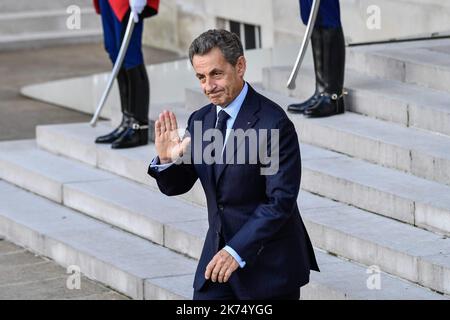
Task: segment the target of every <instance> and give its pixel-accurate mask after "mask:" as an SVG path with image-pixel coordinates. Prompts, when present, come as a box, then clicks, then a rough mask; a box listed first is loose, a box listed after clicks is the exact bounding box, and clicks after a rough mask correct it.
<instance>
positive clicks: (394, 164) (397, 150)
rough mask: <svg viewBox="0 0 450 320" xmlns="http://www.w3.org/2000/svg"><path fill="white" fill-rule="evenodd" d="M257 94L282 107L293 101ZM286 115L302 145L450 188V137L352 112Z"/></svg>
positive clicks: (270, 94) (284, 97) (275, 94)
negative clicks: (304, 143) (356, 159)
mask: <svg viewBox="0 0 450 320" xmlns="http://www.w3.org/2000/svg"><path fill="white" fill-rule="evenodd" d="M258 91H260V92H261V93H262V94H263V95H265V96H266V97H268V98H269V99H271V100H273V101H275V102H276V103H278V104H279V105H281V106H284V107H286V106H288V105H289V104H291V103H295V102H296V100H295V99H292V98H290V97H286V96H284V95H281V94H277V93H273V92H270V91H266V90H261V89H260V90H258ZM288 114H289V116H290V118H291V120H292V121H293V122H294V124H295V126H296V127H297V128H298V131H299V135H300V139H301V141H303V142H306V143H308V144H312V145H316V146H319V147H323V148H326V149H330V150H333V151H337V152H340V153H344V154H347V155H350V156H352V157H356V158H360V159H363V160H367V161H370V162H372V163H375V164H380V165H382V166H386V167H389V168H393V169H398V170H401V171H403V172H407V173H411V174H413V175H416V176H418V177H422V178H425V179H428V180H433V181H436V182H439V183H444V184H447V185H450V153H449V152H448V150H450V137H447V136H444V135H440V134H436V133H432V132H428V131H425V130H421V129H416V128H407V127H404V126H401V125H398V124H394V123H390V122H386V121H381V120H377V119H373V118H370V117H366V116H362V115H358V114H356V113H352V112H346V113H345V114H342V115H338V116H333V117H326V118H320V119H319V118H316V119H310V118H305V117H303V116H302V115H298V114H292V113H288Z"/></svg>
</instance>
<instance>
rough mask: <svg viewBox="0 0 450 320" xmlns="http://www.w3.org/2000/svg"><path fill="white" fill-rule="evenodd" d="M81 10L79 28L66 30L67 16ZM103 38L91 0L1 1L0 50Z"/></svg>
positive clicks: (98, 19) (93, 40) (99, 22)
mask: <svg viewBox="0 0 450 320" xmlns="http://www.w3.org/2000/svg"><path fill="white" fill-rule="evenodd" d="M74 5H75V6H77V7H78V8H79V9H80V29H73V30H72V29H69V28H68V27H67V25H66V21H67V19H68V18H69V17H70V15H71V14H72V13H73V12H70V13H68V12H67V8H69V7H70V6H74ZM101 37H102V27H101V21H100V18H99V16H98V15H97V14H96V13H95V10H94V8H93V6H92V1H91V0H62V1H54V0H44V1H21V0H19V1H18V0H3V1H1V3H0V50H11V49H20V48H33V47H43V46H49V45H56V44H57V45H61V44H69V43H85V42H97V41H100V40H101Z"/></svg>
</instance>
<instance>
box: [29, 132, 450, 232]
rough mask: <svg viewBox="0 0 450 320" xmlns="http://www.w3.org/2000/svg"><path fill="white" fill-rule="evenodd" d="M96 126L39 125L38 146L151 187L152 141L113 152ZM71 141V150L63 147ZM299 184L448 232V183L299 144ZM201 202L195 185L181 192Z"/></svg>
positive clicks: (344, 201)
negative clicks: (99, 140) (99, 139)
mask: <svg viewBox="0 0 450 320" xmlns="http://www.w3.org/2000/svg"><path fill="white" fill-rule="evenodd" d="M96 130H100V127H98V128H96V129H92V128H91V127H89V125H88V124H70V125H52V126H39V127H38V129H37V144H38V146H39V147H41V148H44V149H46V150H48V151H51V152H54V153H58V154H62V155H65V156H68V157H76V159H78V160H81V161H83V162H86V163H89V164H92V165H96V166H97V167H99V168H101V169H104V170H107V171H110V172H113V173H116V174H118V175H120V176H123V177H126V178H128V179H131V180H133V181H137V182H141V183H144V184H147V185H150V186H153V187H156V185H155V182H154V180H153V179H151V178H150V177H148V176H147V175H146V174H144V173H145V172H146V171H147V168H148V164H149V162H150V160H151V159H152V157H153V156H154V155H155V154H156V153H155V151H154V149H153V145H151V144H150V145H147V146H145V147H139V148H133V149H130V150H112V149H111V148H109V147H108V146H98V145H95V144H94V143H93V140H94V137H95V136H96V134H98V133H99V131H96ZM66 145H70V146H71V148H66V147H65V146H66ZM301 150H302V159H303V162H302V164H303V166H302V171H303V177H302V188H303V189H304V190H306V191H310V192H313V193H316V194H320V195H322V196H325V197H327V198H330V199H334V200H337V201H341V202H343V203H347V204H350V205H353V206H355V207H358V208H361V209H364V210H367V211H370V212H375V213H378V214H381V215H384V216H387V217H390V218H393V219H396V220H400V221H403V222H406V223H409V224H412V225H415V226H418V227H421V228H425V229H428V230H431V231H434V232H438V233H443V234H446V235H448V234H450V187H449V186H446V185H443V184H439V183H436V182H432V181H428V180H425V179H423V178H419V177H416V176H413V175H411V174H407V173H404V172H400V171H397V170H394V169H390V168H385V167H381V166H378V165H375V164H371V163H368V162H366V161H363V160H359V159H355V158H350V157H348V156H345V155H343V154H339V153H336V152H332V151H329V150H325V149H322V148H318V147H314V146H311V145H308V144H306V143H304V144H302V145H301ZM183 198H184V199H187V200H188V201H191V202H194V203H197V204H200V205H205V197H204V193H203V190H202V188H201V185H200V183H198V182H197V183H196V185H195V186H194V188H193V189H192V190H191V191H190V192H189V193H187V194H185V195H183Z"/></svg>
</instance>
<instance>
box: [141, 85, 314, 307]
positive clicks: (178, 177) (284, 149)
mask: <svg viewBox="0 0 450 320" xmlns="http://www.w3.org/2000/svg"><path fill="white" fill-rule="evenodd" d="M194 121H201V122H202V127H203V132H204V131H206V130H207V129H211V128H214V126H215V121H216V107H215V106H214V105H212V104H210V105H207V106H205V107H203V108H201V109H199V110H197V111H195V112H194V113H193V114H192V115H191V116H190V118H189V120H188V128H187V130H188V131H189V132H190V134H191V145H194V143H193V141H194V140H195V139H196V137H195V136H194V135H195V134H196V133H195V132H194V129H193V126H194ZM239 128H240V129H243V130H247V129H250V128H253V129H256V130H259V129H268V130H270V129H279V150H280V151H279V170H278V172H277V173H276V174H273V175H261V174H260V169H261V168H262V167H264V164H263V163H261V162H260V161H258V162H257V163H256V164H244V165H242V164H233V163H230V164H225V165H223V166H222V168H221V170H220V173H219V174H218V176H217V177H215V179H214V172H213V166H212V165H207V164H206V163H205V162H204V161H202V162H201V163H197V164H196V163H192V164H187V163H184V164H177V165H172V166H170V167H169V168H167V169H165V170H163V171H161V172H158V171H157V170H155V169H154V168H151V167H150V168H149V170H148V173H149V175H150V176H152V177H154V178H155V179H156V180H157V184H158V187H159V189H160V190H161V192H163V193H164V194H166V195H168V196H175V195H179V194H183V193H185V192H187V191H189V190H190V189H191V188H192V186H193V185H194V183H195V182H196V180H197V179H200V181H201V184H202V186H203V189H204V191H205V194H206V200H207V208H208V221H209V229H208V232H207V234H206V239H205V243H204V246H203V251H202V254H201V257H200V261H199V264H198V267H197V271H196V275H195V280H194V288H195V290H200V289H201V288H202V287H203V285H204V284H205V278H204V273H205V270H206V266H207V265H208V263H209V262H210V261H211V259H212V258H213V257H214V255H215V254H216V253H217V252H218V250H220V248H219V239H220V237H222V238H223V240H224V241H225V244H226V245H229V246H230V247H231V248H233V249H234V250H235V251H236V252H237V253H238V254H239V255H240V256H241V258H242V259H243V260H244V261H245V262H246V265H245V267H244V268H238V269H237V270H236V271H235V272H234V273H233V274H232V276H231V277H230V280H229V281H230V284H231V285H232V286H235V287H236V288H238V289H239V290H243V291H244V292H245V294H246V295H247V296H248V297H250V298H252V299H263V298H269V297H270V296H279V295H283V294H287V293H291V292H293V291H294V290H296V289H298V288H299V287H301V286H303V285H305V284H306V283H308V282H309V273H310V270H317V271H319V268H318V266H317V262H316V259H315V256H314V251H313V248H312V245H311V242H310V239H309V236H308V233H307V231H306V229H305V226H304V224H303V222H302V219H301V217H300V213H299V209H298V207H297V196H298V193H299V188H300V176H301V160H300V149H299V143H298V139H297V134H296V131H295V128H294V125H293V124H292V122H291V121H290V120H289V118H288V117H287V115H286V113H285V112H284V110H283V109H282V108H281V107H280V106H278V105H277V104H275V103H274V102H272V101H270V100H269V99H267V98H265V97H264V96H262V95H260V94H259V93H257V92H256V91H255V90H254V89H253V88H251V87H250V86H249V90H248V93H247V96H246V98H245V100H244V102H243V104H242V106H241V109H240V111H239V113H238V116H237V118H236V120H235V123H234V126H233V129H239ZM197 139H198V137H197ZM228 140H230V138H229V139H228ZM268 140H269V141H268V142H269V147H270V143H271V139H270V136H269V139H268ZM229 142H230V141H227V144H228V143H229ZM209 143H210V142H203V143H202V144H201V145H202V151H203V149H204V148H205V146H206V145H208V144H209ZM245 147H246V143H241V144H239V143H236V144H235V152H236V151H237V150H238V148H244V154H245V156H246V160H249V159H248V155H249V152H248V150H245ZM191 150H192V151H191V152H192V155H191V156H192V157H193V153H194V152H196V150H195V146H193V147H192V149H191ZM197 152H198V151H197Z"/></svg>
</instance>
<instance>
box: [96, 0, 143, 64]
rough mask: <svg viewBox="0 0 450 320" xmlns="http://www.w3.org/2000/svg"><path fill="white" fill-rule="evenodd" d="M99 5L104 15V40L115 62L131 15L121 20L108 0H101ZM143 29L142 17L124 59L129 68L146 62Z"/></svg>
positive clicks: (135, 26) (134, 30) (112, 60)
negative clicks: (143, 51)
mask: <svg viewBox="0 0 450 320" xmlns="http://www.w3.org/2000/svg"><path fill="white" fill-rule="evenodd" d="M99 5H100V13H101V16H102V26H103V40H104V44H105V49H106V51H107V52H108V54H109V58H110V59H111V62H112V63H113V64H114V63H115V62H116V59H117V56H118V54H119V50H120V46H121V44H122V39H123V37H124V35H125V30H126V27H127V23H128V16H129V15H128V14H126V15H125V17H124V18H123V21H122V22H120V21H119V19H117V17H116V15H115V14H114V11H113V10H112V8H111V5H110V4H109V2H108V0H100V1H99ZM143 29H144V24H143V20H142V19H140V20H139V22H138V23H137V24H135V25H134V29H133V34H132V35H131V39H130V44H129V45H128V50H127V53H126V54H125V58H124V60H123V67H124V68H125V69H127V70H128V69H131V68H133V67H136V66H138V65H141V64H143V63H144V58H143V54H142V32H143Z"/></svg>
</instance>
